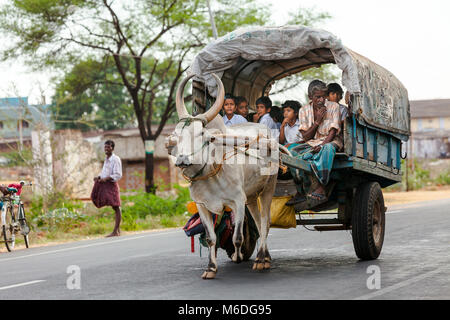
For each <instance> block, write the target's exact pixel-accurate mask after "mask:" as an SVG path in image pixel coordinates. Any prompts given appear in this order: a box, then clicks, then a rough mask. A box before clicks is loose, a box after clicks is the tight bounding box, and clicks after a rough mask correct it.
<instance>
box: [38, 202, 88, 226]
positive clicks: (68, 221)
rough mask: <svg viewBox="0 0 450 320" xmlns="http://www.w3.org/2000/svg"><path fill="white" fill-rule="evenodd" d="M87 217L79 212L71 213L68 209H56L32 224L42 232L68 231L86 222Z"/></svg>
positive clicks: (40, 216) (39, 217) (39, 216)
mask: <svg viewBox="0 0 450 320" xmlns="http://www.w3.org/2000/svg"><path fill="white" fill-rule="evenodd" d="M86 218H87V216H86V215H84V214H82V213H79V212H77V211H69V210H68V209H67V208H60V209H54V210H52V211H49V212H47V213H45V214H42V215H38V216H36V217H34V218H33V220H32V223H33V224H34V225H35V226H36V227H38V228H39V229H40V230H46V231H55V230H58V231H64V232H66V231H68V230H70V229H72V228H74V227H76V226H79V225H80V222H82V221H85V220H86Z"/></svg>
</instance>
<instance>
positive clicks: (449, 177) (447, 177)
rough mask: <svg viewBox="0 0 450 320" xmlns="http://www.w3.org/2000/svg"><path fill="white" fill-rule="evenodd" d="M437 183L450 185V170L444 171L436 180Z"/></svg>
mask: <svg viewBox="0 0 450 320" xmlns="http://www.w3.org/2000/svg"><path fill="white" fill-rule="evenodd" d="M435 182H436V184H438V185H442V186H448V185H450V170H447V171H444V172H442V173H441V174H439V176H438V177H437V178H436V180H435Z"/></svg>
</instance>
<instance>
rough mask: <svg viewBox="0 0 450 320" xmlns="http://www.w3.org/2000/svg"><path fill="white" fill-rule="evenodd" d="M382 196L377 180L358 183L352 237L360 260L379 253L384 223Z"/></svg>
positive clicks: (373, 257)
mask: <svg viewBox="0 0 450 320" xmlns="http://www.w3.org/2000/svg"><path fill="white" fill-rule="evenodd" d="M385 211H386V209H385V207H384V198H383V193H382V191H381V187H380V185H379V184H378V182H368V183H364V184H362V185H360V186H359V187H358V188H357V190H356V194H355V198H354V203H353V214H352V238H353V246H354V248H355V253H356V255H357V256H358V258H360V259H361V260H374V259H377V258H378V256H379V255H380V253H381V249H382V247H383V241H384V231H385V225H386V223H385V222H386V219H385Z"/></svg>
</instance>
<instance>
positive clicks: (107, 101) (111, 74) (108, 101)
mask: <svg viewBox="0 0 450 320" xmlns="http://www.w3.org/2000/svg"><path fill="white" fill-rule="evenodd" d="M118 77H119V75H118V73H117V70H116V69H115V67H114V65H113V63H112V61H111V59H106V58H104V59H103V60H101V61H97V60H96V59H95V58H94V57H89V58H87V59H85V60H82V61H80V62H79V63H78V64H76V65H75V66H74V67H73V68H72V70H70V71H69V72H68V73H66V74H65V75H64V78H63V79H62V80H61V81H60V82H59V83H58V85H57V87H56V90H55V95H54V96H53V99H52V101H53V103H52V105H51V111H52V114H53V118H54V122H55V124H56V129H65V128H75V129H82V130H88V129H90V128H92V127H95V128H100V129H104V130H111V129H116V128H123V127H125V126H127V125H130V124H133V123H135V122H136V120H135V115H134V112H133V107H132V104H131V100H130V98H129V95H127V93H126V92H125V90H124V88H123V86H122V85H121V84H117V82H115V81H117V79H118ZM134 126H135V125H134Z"/></svg>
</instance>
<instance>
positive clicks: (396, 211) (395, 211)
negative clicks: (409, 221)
mask: <svg viewBox="0 0 450 320" xmlns="http://www.w3.org/2000/svg"><path fill="white" fill-rule="evenodd" d="M403 211H404V210H393V211H387V212H386V213H399V212H403Z"/></svg>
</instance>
